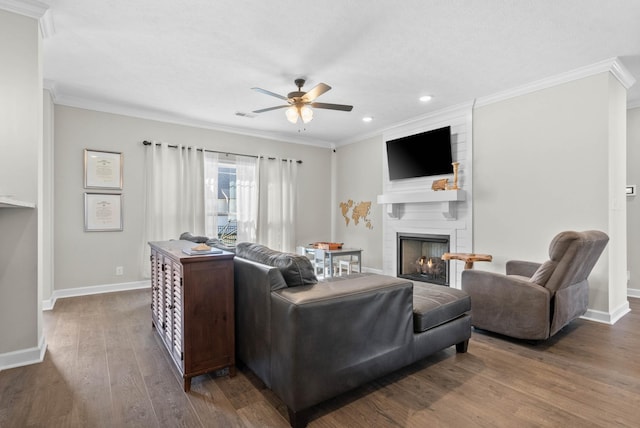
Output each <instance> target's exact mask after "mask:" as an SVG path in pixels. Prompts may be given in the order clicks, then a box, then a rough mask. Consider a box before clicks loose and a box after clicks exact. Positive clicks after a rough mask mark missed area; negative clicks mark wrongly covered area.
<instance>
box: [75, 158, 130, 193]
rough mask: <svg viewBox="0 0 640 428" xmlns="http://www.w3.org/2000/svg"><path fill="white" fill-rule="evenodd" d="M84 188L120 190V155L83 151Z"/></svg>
mask: <svg viewBox="0 0 640 428" xmlns="http://www.w3.org/2000/svg"><path fill="white" fill-rule="evenodd" d="M84 187H85V189H92V188H95V189H117V190H122V153H120V152H105V151H100V150H89V149H85V150H84Z"/></svg>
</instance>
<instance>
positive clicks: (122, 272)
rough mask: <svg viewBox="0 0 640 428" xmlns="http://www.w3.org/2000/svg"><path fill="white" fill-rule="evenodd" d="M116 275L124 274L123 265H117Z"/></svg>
mask: <svg viewBox="0 0 640 428" xmlns="http://www.w3.org/2000/svg"><path fill="white" fill-rule="evenodd" d="M116 275H118V276H120V275H124V268H123V267H122V266H116Z"/></svg>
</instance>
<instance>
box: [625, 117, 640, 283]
mask: <svg viewBox="0 0 640 428" xmlns="http://www.w3.org/2000/svg"><path fill="white" fill-rule="evenodd" d="M627 184H635V185H636V186H637V187H636V192H639V191H640V107H639V108H634V109H631V110H629V111H628V113H627ZM627 237H628V254H627V263H628V266H629V267H628V269H629V275H630V278H629V284H628V287H629V288H630V289H634V290H636V294H635V295H636V296H640V269H636V267H637V266H640V196H633V197H628V198H627Z"/></svg>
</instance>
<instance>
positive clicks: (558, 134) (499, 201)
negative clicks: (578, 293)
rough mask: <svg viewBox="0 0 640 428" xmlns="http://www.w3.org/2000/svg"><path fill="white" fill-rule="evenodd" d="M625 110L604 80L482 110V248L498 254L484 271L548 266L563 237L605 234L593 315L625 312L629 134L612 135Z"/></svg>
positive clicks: (478, 233)
mask: <svg viewBox="0 0 640 428" xmlns="http://www.w3.org/2000/svg"><path fill="white" fill-rule="evenodd" d="M625 105H626V92H625V91H624V89H623V88H622V87H621V85H620V84H619V83H618V82H617V81H616V80H615V78H613V77H612V75H610V74H609V73H601V74H597V75H594V76H592V77H588V78H584V79H580V80H576V81H573V82H570V83H565V84H562V85H558V86H556V87H553V88H549V89H544V90H541V91H537V92H534V93H531V94H527V95H522V96H519V97H514V98H511V99H508V100H505V101H501V102H496V103H493V104H489V105H487V106H483V107H479V108H477V109H476V110H475V111H474V117H473V125H474V126H473V132H474V137H473V138H474V156H473V173H474V178H473V182H474V195H473V197H474V249H476V250H478V251H480V250H479V249H481V251H482V252H487V253H491V254H492V255H493V256H494V262H493V263H491V264H485V265H483V266H482V268H483V269H486V270H496V271H504V266H505V263H506V261H507V260H508V259H522V260H533V261H540V262H542V261H544V260H546V259H547V258H548V246H549V242H550V241H551V239H552V238H553V236H554V235H555V234H556V233H558V232H560V231H562V230H586V229H600V230H603V231H605V232H607V233H608V234H609V235H610V237H611V241H610V243H609V246H608V247H607V249H606V250H605V254H604V255H603V256H602V257H601V258H600V261H599V262H598V264H597V265H596V267H595V269H594V271H593V273H592V275H591V276H590V284H591V286H590V291H591V294H590V308H592V309H594V310H596V311H602V312H606V313H609V312H610V309H612V308H615V307H617V306H619V305H623V304H624V302H625V301H626V300H624V301H623V299H626V297H625V296H621V295H620V293H619V292H618V291H614V292H613V293H612V292H611V290H617V289H622V288H623V289H625V291H626V284H625V278H624V276H625V275H626V260H625V259H626V258H625V257H624V251H626V235H625V231H624V229H625V223H626V221H625V215H624V212H623V211H624V210H620V209H619V206H620V202H621V198H624V176H622V177H620V176H619V174H618V171H617V170H622V171H623V173H624V169H625V167H624V146H625V140H624V131H621V134H622V135H612V134H616V133H615V132H614V131H613V128H614V127H616V126H618V127H619V125H620V120H622V125H623V126H622V130H624V120H625V119H624V115H625V114H626V113H625V111H624V109H625ZM620 116H622V118H620ZM621 151H622V153H621ZM620 165H622V166H620ZM622 202H624V200H622ZM621 212H622V215H621ZM621 229H622V231H621ZM621 254H622V257H620V255H621ZM621 258H622V259H623V260H622V262H623V263H621V261H620V260H619V259H621ZM612 294H613V295H612Z"/></svg>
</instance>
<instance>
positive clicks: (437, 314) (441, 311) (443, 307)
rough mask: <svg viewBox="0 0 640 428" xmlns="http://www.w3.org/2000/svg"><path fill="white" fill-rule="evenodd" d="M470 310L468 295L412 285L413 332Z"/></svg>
mask: <svg viewBox="0 0 640 428" xmlns="http://www.w3.org/2000/svg"><path fill="white" fill-rule="evenodd" d="M470 310H471V299H470V298H469V295H468V294H467V293H466V292H464V291H462V290H458V289H456V288H451V287H445V286H442V285H434V284H428V283H420V284H418V283H415V282H414V285H413V330H414V331H415V332H416V333H418V332H421V331H426V330H429V329H431V328H433V327H437V326H439V325H440V324H444V323H446V322H448V321H451V320H453V319H456V318H458V317H459V316H461V315H463V314H464V313H466V312H468V311H470Z"/></svg>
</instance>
